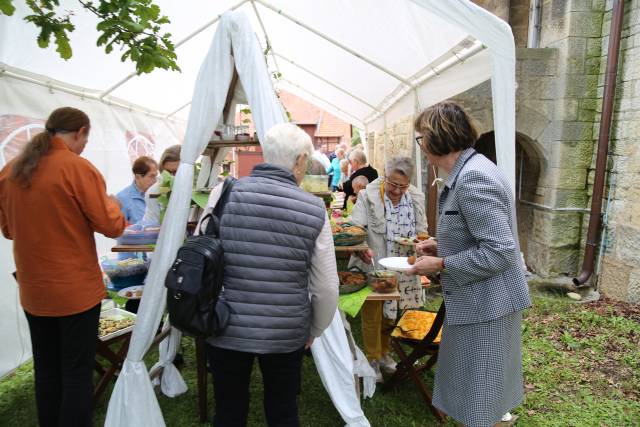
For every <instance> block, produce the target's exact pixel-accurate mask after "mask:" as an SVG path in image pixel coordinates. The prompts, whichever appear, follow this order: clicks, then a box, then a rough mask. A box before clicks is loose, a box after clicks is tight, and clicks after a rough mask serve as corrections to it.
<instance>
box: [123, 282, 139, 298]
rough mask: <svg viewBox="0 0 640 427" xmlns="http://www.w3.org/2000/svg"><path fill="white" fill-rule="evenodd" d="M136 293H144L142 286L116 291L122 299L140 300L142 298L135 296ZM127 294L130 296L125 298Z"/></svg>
mask: <svg viewBox="0 0 640 427" xmlns="http://www.w3.org/2000/svg"><path fill="white" fill-rule="evenodd" d="M136 291H143V292H144V286H142V285H137V286H129V287H128V288H124V289H120V290H119V291H118V296H119V297H122V298H127V299H140V298H142V296H139V297H137V296H135V293H136ZM127 292H131V294H132V296H127Z"/></svg>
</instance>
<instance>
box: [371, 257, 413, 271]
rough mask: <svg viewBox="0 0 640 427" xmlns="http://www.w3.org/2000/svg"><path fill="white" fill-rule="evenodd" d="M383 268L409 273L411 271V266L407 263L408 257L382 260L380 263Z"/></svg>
mask: <svg viewBox="0 0 640 427" xmlns="http://www.w3.org/2000/svg"><path fill="white" fill-rule="evenodd" d="M378 262H379V263H380V265H381V266H383V267H384V268H386V269H387V270H391V271H402V272H404V271H409V270H410V269H411V267H412V266H411V265H409V263H408V262H407V257H397V256H396V257H390V258H382V259H381V260H380V261H378Z"/></svg>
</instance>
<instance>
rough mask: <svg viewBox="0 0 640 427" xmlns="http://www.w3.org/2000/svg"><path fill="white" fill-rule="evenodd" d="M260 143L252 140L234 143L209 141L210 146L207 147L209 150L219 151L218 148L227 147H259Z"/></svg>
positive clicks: (232, 141)
mask: <svg viewBox="0 0 640 427" xmlns="http://www.w3.org/2000/svg"><path fill="white" fill-rule="evenodd" d="M259 146H260V141H258V140H257V139H251V140H249V141H234V140H224V141H209V145H207V149H217V148H227V147H240V148H242V147H259Z"/></svg>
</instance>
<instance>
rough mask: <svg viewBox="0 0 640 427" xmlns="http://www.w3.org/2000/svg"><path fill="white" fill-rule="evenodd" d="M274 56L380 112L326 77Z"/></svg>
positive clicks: (277, 54) (282, 56)
mask: <svg viewBox="0 0 640 427" xmlns="http://www.w3.org/2000/svg"><path fill="white" fill-rule="evenodd" d="M272 52H273V51H272ZM274 55H275V56H277V57H279V58H282V59H284V60H285V61H287V62H288V63H290V64H291V65H293V66H295V67H298V68H300V69H301V70H302V71H305V72H307V73H309V74H311V75H312V76H313V77H315V78H317V79H319V80H321V81H323V82H325V83H326V84H328V85H330V86H332V87H334V88H335V89H338V90H339V91H340V92H342V93H344V94H345V95H348V96H350V97H351V98H353V99H355V100H356V101H359V102H361V103H363V104H364V105H366V106H367V107H369V108H371V109H372V110H375V111H378V112H379V110H377V109H376V107H374V106H373V105H371V104H370V103H368V102H367V101H365V100H364V99H362V98H360V97H358V96H356V95H354V94H352V93H351V92H349V91H348V90H346V89H343V88H341V87H340V86H338V85H336V84H334V83H332V82H330V81H329V80H327V79H325V78H324V77H322V76H320V75H319V74H316V73H314V72H313V71H311V70H309V69H308V68H306V67H303V66H302V65H300V64H298V63H296V62H294V61H292V60H290V59H289V58H287V57H285V56H284V55H281V54H279V53H274Z"/></svg>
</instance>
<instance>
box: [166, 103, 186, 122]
mask: <svg viewBox="0 0 640 427" xmlns="http://www.w3.org/2000/svg"><path fill="white" fill-rule="evenodd" d="M189 105H191V101H189V102H187V103H186V104H184V105H183V106H182V107H180V108H178V109H177V110H175V111H173V112H171V113H169V114H167V115H166V116H164V118H165V119H168V118H169V117H171V116H173V115H174V114H176V113H177V112H178V111H180V110H182V109H183V108H186V107H187V106H189Z"/></svg>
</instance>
